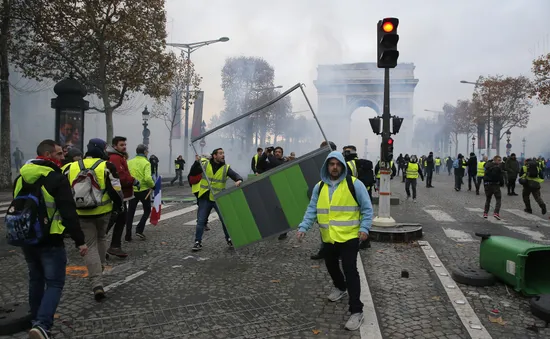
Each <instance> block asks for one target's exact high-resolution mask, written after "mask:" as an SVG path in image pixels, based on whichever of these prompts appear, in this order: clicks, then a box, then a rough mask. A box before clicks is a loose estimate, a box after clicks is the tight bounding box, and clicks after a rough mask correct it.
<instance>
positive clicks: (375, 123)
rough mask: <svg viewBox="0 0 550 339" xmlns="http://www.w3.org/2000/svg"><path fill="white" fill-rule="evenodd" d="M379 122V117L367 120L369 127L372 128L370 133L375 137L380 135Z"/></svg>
mask: <svg viewBox="0 0 550 339" xmlns="http://www.w3.org/2000/svg"><path fill="white" fill-rule="evenodd" d="M381 120H382V119H380V117H376V118H370V119H369V123H370V127H371V128H372V132H373V133H374V134H376V135H379V134H380V121H381Z"/></svg>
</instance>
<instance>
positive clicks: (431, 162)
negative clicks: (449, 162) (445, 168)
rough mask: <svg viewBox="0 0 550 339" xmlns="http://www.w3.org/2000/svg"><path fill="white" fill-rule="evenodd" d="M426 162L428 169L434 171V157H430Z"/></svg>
mask: <svg viewBox="0 0 550 339" xmlns="http://www.w3.org/2000/svg"><path fill="white" fill-rule="evenodd" d="M425 162H426V168H427V169H429V170H430V169H431V170H432V171H433V169H434V168H435V162H434V156H433V155H428V157H427V158H426V160H425Z"/></svg>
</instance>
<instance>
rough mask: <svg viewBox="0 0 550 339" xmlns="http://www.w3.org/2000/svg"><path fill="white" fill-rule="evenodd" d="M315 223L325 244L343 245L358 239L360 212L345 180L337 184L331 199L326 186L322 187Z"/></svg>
mask: <svg viewBox="0 0 550 339" xmlns="http://www.w3.org/2000/svg"><path fill="white" fill-rule="evenodd" d="M351 180H352V182H353V183H355V180H357V179H356V178H354V177H351ZM317 222H318V223H319V228H320V230H321V239H322V240H323V242H325V243H329V244H334V243H335V242H337V243H344V242H346V241H348V240H351V239H355V238H357V237H358V233H359V226H360V224H361V212H360V208H359V205H358V204H357V202H356V201H355V199H354V198H353V195H352V194H351V191H350V189H349V187H348V184H347V181H346V180H342V181H341V182H340V183H339V184H338V187H337V188H336V190H335V191H334V193H332V199H330V198H329V188H328V185H323V188H322V189H321V191H320V192H319V199H318V200H317Z"/></svg>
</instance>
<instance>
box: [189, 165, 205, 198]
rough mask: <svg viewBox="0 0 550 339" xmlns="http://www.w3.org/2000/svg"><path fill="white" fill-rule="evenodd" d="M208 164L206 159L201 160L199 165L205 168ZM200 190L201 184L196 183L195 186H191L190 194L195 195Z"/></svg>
mask: <svg viewBox="0 0 550 339" xmlns="http://www.w3.org/2000/svg"><path fill="white" fill-rule="evenodd" d="M207 162H208V159H206V158H201V163H202V165H203V166H204V167H206V163H207ZM200 189H201V182H200V181H199V182H197V183H196V184H193V185H191V193H193V194H195V193H198V192H199V191H200Z"/></svg>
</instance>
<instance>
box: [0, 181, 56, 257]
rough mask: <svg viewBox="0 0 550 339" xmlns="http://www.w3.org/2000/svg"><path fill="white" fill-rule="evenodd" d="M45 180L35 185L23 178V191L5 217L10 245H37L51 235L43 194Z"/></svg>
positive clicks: (15, 198)
mask: <svg viewBox="0 0 550 339" xmlns="http://www.w3.org/2000/svg"><path fill="white" fill-rule="evenodd" d="M44 178H45V177H44V176H42V177H41V178H40V179H38V180H37V181H36V182H35V183H34V184H29V183H27V182H26V181H25V180H23V178H21V183H22V187H21V190H20V191H19V193H17V196H16V197H14V198H13V200H12V202H11V204H10V205H9V207H8V211H7V213H6V216H5V217H4V225H5V226H6V239H7V241H8V244H10V245H12V246H19V247H22V246H32V245H37V244H40V243H41V242H42V241H43V240H44V239H45V238H46V237H47V236H48V235H49V234H50V223H51V220H50V218H49V217H48V210H47V208H46V202H45V200H44V196H43V194H42V186H43V182H44ZM54 214H55V212H54Z"/></svg>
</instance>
